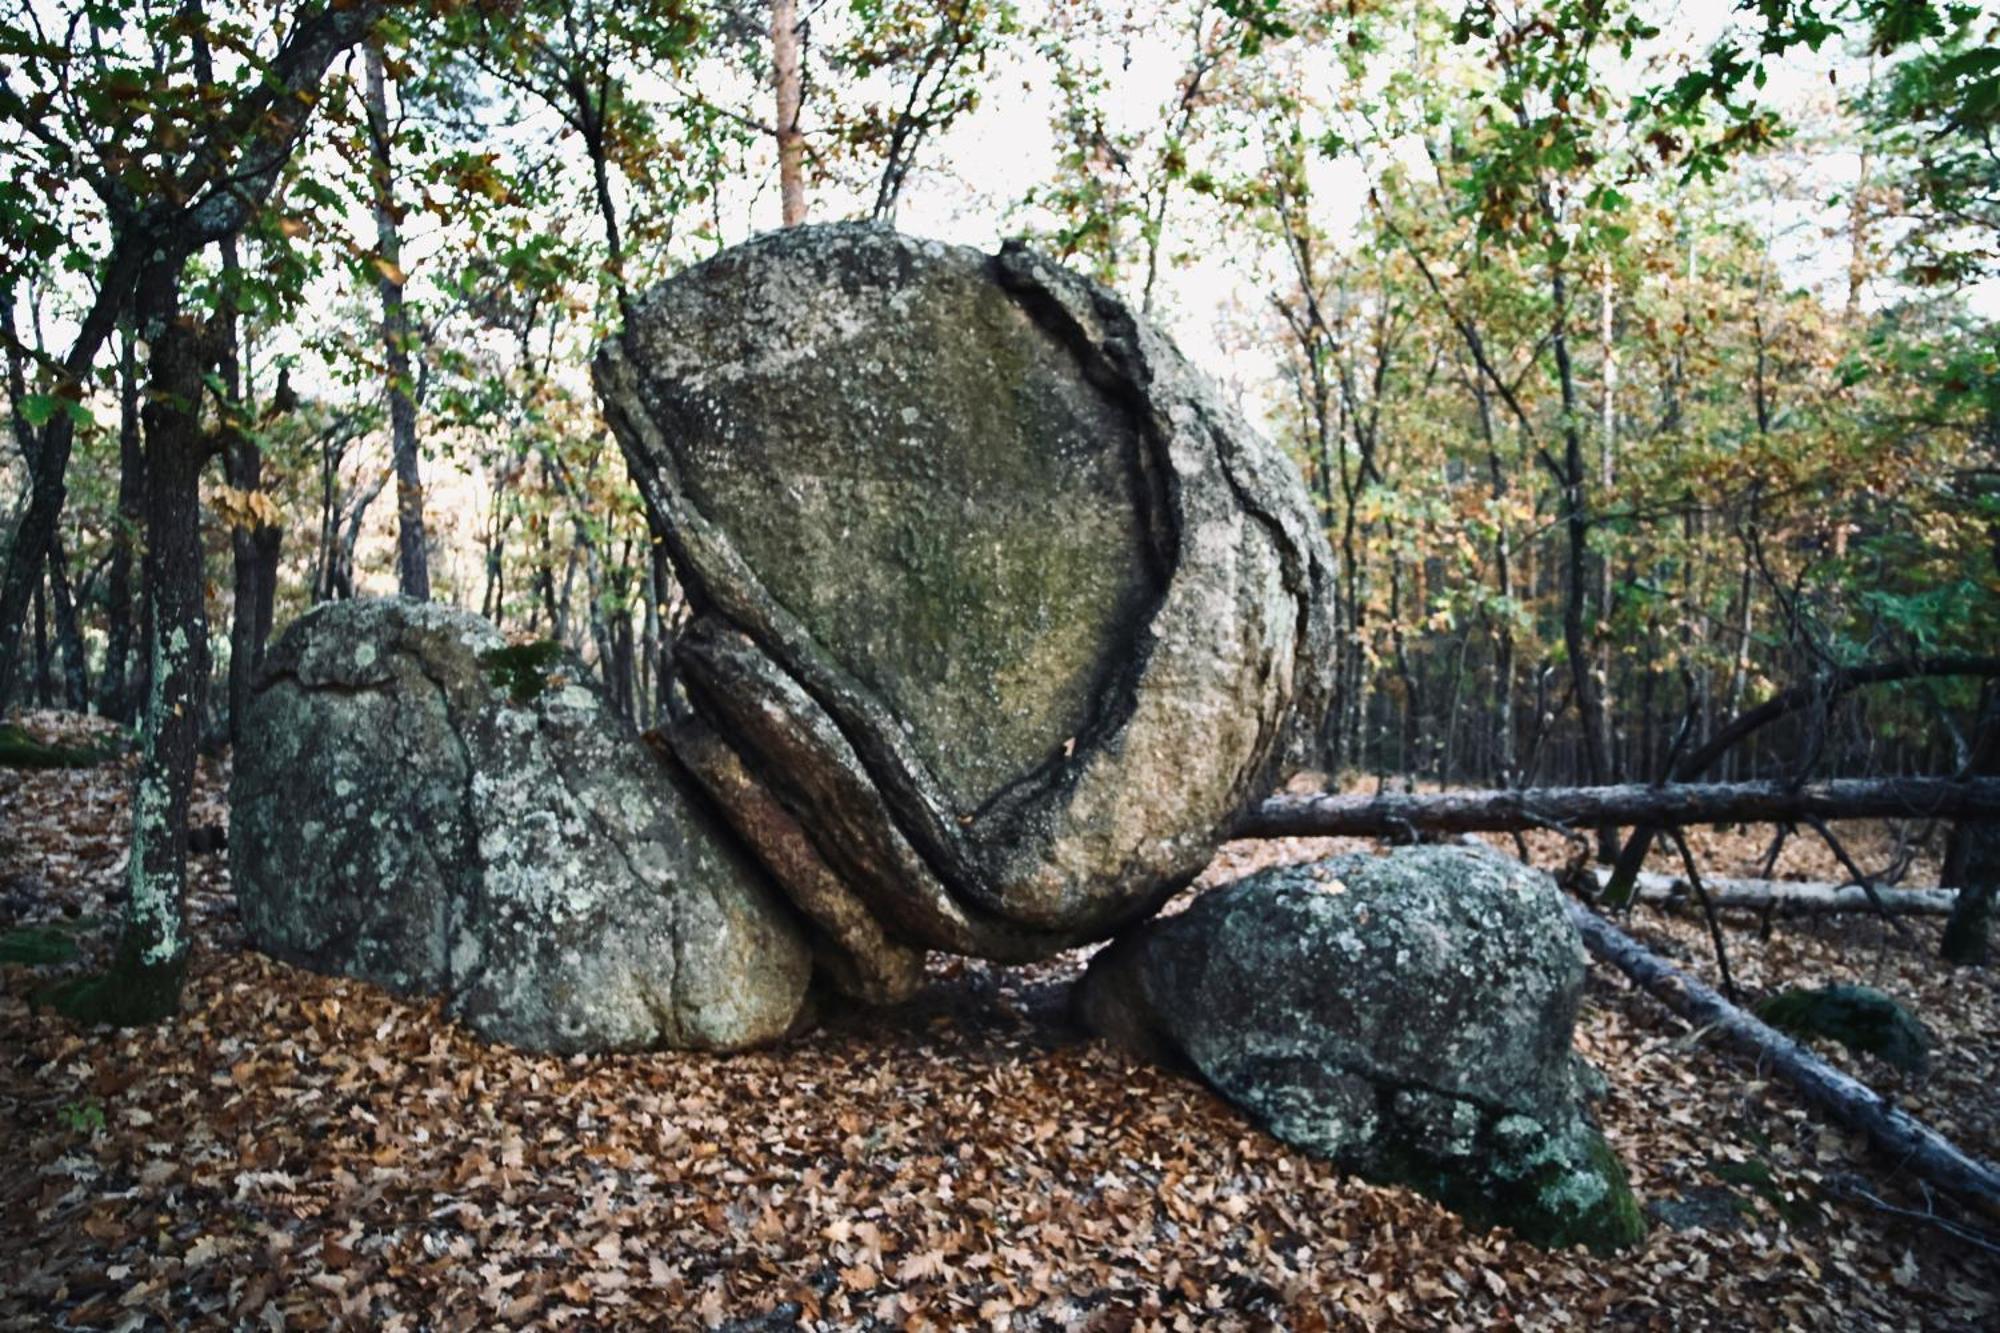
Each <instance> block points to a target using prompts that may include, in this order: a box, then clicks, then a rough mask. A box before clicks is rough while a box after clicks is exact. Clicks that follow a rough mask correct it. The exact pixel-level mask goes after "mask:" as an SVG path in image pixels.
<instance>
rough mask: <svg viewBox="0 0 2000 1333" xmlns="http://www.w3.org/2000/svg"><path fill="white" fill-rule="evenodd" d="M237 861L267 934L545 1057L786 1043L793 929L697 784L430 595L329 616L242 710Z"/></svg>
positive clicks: (243, 888)
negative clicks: (422, 997)
mask: <svg viewBox="0 0 2000 1333" xmlns="http://www.w3.org/2000/svg"><path fill="white" fill-rule="evenodd" d="M230 821H231V827H230V838H229V847H230V869H231V875H232V879H233V882H234V885H235V889H236V894H237V898H238V901H239V902H240V904H241V907H242V912H243V919H244V925H245V928H246V930H247V932H248V933H249V936H250V938H251V940H252V942H253V943H255V944H257V945H258V946H259V947H260V948H263V949H265V950H266V951H267V952H270V953H272V954H274V955H276V956H278V957H280V958H285V959H288V960H290V961H294V962H298V963H302V964H305V965H307V966H310V967H314V968H317V969H320V970H323V971H332V972H338V973H342V974H345V975H349V976H356V977H360V978H362V979H364V980H368V981H372V982H375V983H378V984H380V985H383V986H386V987H388V988H390V989H392V990H396V991H399V992H402V993H405V994H438V995H443V996H446V997H447V1002H448V1008H449V1009H450V1011H451V1012H452V1013H454V1014H455V1015H457V1016H458V1017H459V1018H461V1019H462V1020H463V1021H464V1022H466V1023H467V1025H469V1026H470V1027H472V1028H473V1029H474V1030H476V1031H478V1032H479V1033H481V1034H482V1035H484V1036H486V1037H489V1038H493V1039H496V1040H504V1041H509V1042H513V1043H515V1044H518V1045H522V1046H528V1047H534V1048H538V1049H547V1050H558V1051H576V1050H606V1049H633V1048H639V1047H649V1046H661V1045H665V1046H678V1047H697V1048H707V1049H734V1048H738V1047H742V1046H748V1045H754V1044H757V1043H759V1042H765V1041H769V1040H772V1039H774V1038H776V1037H779V1036H782V1035H783V1034H784V1033H785V1032H786V1031H788V1030H789V1029H790V1028H791V1026H792V1025H793V1023H794V1022H795V1020H796V1019H797V1016H798V1014H799V1012H800V1009H801V1006H802V1004H803V1002H804V997H805V992H806V986H807V982H808V979H809V976H810V971H811V956H810V946H809V943H808V941H807V939H806V935H805V930H804V927H803V925H802V923H801V922H800V921H799V919H798V918H797V915H796V914H795V913H794V912H793V910H792V909H791V907H790V905H789V904H788V903H787V902H785V900H784V899H783V897H782V895H780V894H778V893H777V892H776V891H775V890H774V889H773V888H772V886H771V885H770V883H769V881H768V880H767V879H766V878H765V877H764V875H763V872H762V871H761V870H760V869H759V868H758V867H757V866H756V864H755V863H754V862H753V861H752V860H751V858H750V857H748V856H747V855H746V854H745V853H744V852H743V851H742V850H741V849H740V848H739V847H738V845H737V844H736V841H735V839H734V838H732V837H731V836H729V834H728V833H727V832H726V831H725V830H722V829H719V828H717V827H715V826H714V825H713V824H712V823H711V819H710V816H709V814H708V813H707V811H706V809H705V807H704V806H703V804H702V801H701V798H700V797H699V795H698V794H697V793H696V792H695V791H694V790H693V788H692V785H691V784H690V783H689V782H688V780H687V778H686V775H685V774H684V773H681V772H678V771H677V769H676V768H675V767H674V766H673V765H672V764H671V762H670V761H663V760H662V759H661V758H660V757H659V756H657V755H655V754H653V753H652V752H651V751H650V750H649V749H648V748H647V747H646V746H645V745H644V744H643V743H642V742H641V741H640V740H639V738H638V737H637V736H635V735H633V734H632V733H631V732H630V730H629V728H627V727H626V725H625V724H624V723H623V722H622V721H621V720H620V719H618V718H617V717H616V716H615V715H614V714H613V713H612V711H611V709H610V708H609V706H608V705H607V704H606V703H605V701H604V699H603V697H602V695H601V694H600V693H599V692H598V690H597V689H596V688H595V687H594V686H593V685H591V684H590V683H589V677H588V674H587V673H586V671H585V670H584V668H583V666H582V664H581V663H577V662H575V661H574V660H573V659H570V658H568V657H567V656H566V655H564V654H562V653H561V652H560V651H559V650H554V645H541V644H534V645H524V646H519V647H510V646H508V645H507V644H505V643H504V641H503V640H502V639H501V637H500V635H499V634H498V633H497V632H496V631H495V630H494V629H493V628H492V627H491V626H490V625H488V624H487V623H485V622H484V621H482V620H480V619H479V618H478V617H476V616H473V615H470V614H468V613H466V612H462V611H456V610H452V609H449V608H446V607H441V606H437V605H433V604H427V603H418V602H410V601H404V600H401V599H388V600H381V601H360V602H346V603H338V604H332V605H328V606H324V607H320V608H318V609H316V610H314V611H312V612H310V613H309V614H307V615H306V616H304V617H301V618H300V619H299V620H298V621H296V622H295V623H294V624H293V625H292V627H291V628H290V629H289V630H287V631H286V633H285V634H284V636H283V637H282V638H281V639H280V640H279V642H278V643H277V644H276V645H275V646H274V647H273V649H272V651H271V654H270V656H269V659H268V662H267V665H266V668H265V670H264V672H263V674H262V676H261V678H260V680H259V682H258V684H257V687H256V690H255V693H254V695H253V699H252V703H251V707H250V708H249V709H248V710H247V712H246V714H245V717H244V726H243V728H242V740H241V742H240V743H239V746H238V750H237V756H236V765H235V774H234V779H233V786H232V790H231V815H230Z"/></svg>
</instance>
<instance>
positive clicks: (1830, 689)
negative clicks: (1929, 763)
mask: <svg viewBox="0 0 2000 1333" xmlns="http://www.w3.org/2000/svg"><path fill="white" fill-rule="evenodd" d="M1937 676H1986V677H1989V678H1991V677H2000V658H1996V657H1915V658H1902V659H1899V660H1897V661H1893V662H1870V663H1866V664H1864V665H1861V666H1852V667H1841V668H1837V669H1835V670H1833V671H1830V672H1827V673H1825V674H1823V675H1821V676H1818V677H1816V678H1814V679H1812V680H1808V681H1802V682H1800V683H1799V684H1797V685H1794V686H1792V687H1791V688H1790V689H1788V690H1782V691H1780V692H1779V693H1778V694H1776V695H1774V696H1773V697H1772V698H1770V699H1767V700H1765V701H1764V702H1763V703H1761V704H1759V705H1757V707H1755V708H1752V709H1750V710H1749V711H1748V712H1745V713H1740V714H1738V715H1737V716H1736V717H1735V718H1733V719H1731V720H1730V721H1729V722H1728V723H1726V724H1724V725H1723V727H1722V729H1721V730H1720V731H1717V732H1716V733H1715V734H1714V735H1713V736H1711V737H1709V738H1708V740H1707V741H1706V742H1705V743H1703V744H1701V745H1698V746H1696V747H1695V748H1694V749H1692V750H1690V751H1688V752H1687V753H1686V754H1684V755H1682V756H1681V757H1680V758H1679V759H1678V760H1677V761H1675V763H1674V766H1673V768H1672V770H1671V771H1670V772H1669V773H1668V774H1667V775H1666V776H1667V777H1668V779H1669V780H1671V781H1674V782H1693V781H1694V780H1695V779H1697V778H1699V777H1700V776H1701V775H1702V774H1703V773H1706V772H1707V771H1708V770H1709V768H1710V767H1711V766H1712V765H1714V764H1715V763H1717V762H1718V761H1719V760H1721V758H1722V757H1723V756H1724V755H1726V754H1728V753H1729V752H1730V750H1732V749H1734V748H1735V747H1736V746H1738V745H1740V744H1742V743H1743V741H1745V740H1747V739H1748V738H1749V737H1750V736H1751V735H1752V734H1753V733H1755V732H1757V731H1759V730H1761V729H1763V728H1764V727H1767V726H1769V725H1770V724H1772V723H1773V722H1776V721H1778V720H1779V719H1780V718H1784V717H1789V716H1791V715H1792V714H1793V713H1796V712H1800V711H1802V710H1803V709H1806V708H1811V707H1813V706H1815V705H1817V706H1819V707H1821V708H1831V707H1832V706H1833V704H1834V703H1835V701H1837V700H1839V699H1840V698H1842V697H1843V696H1845V695H1847V694H1848V693H1850V692H1852V691H1854V690H1856V689H1859V688H1860V687H1862V686H1864V685H1887V684H1891V683H1893V682H1896V681H1903V680H1919V679H1923V678H1925V677H1937ZM1659 832H1660V830H1659V829H1657V828H1653V827H1651V826H1643V827H1640V828H1636V829H1634V830H1632V836H1631V837H1629V838H1627V839H1626V840H1625V846H1624V847H1623V848H1621V849H1620V850H1619V853H1618V863H1617V865H1616V866H1615V867H1614V868H1613V870H1612V873H1611V882H1610V883H1609V884H1607V885H1606V886H1605V894H1604V900H1605V901H1606V902H1608V903H1611V904H1613V905H1614V906H1622V905H1623V904H1624V903H1625V902H1626V900H1627V899H1629V898H1630V897H1631V893H1632V888H1633V885H1634V882H1635V881H1636V878H1637V876H1638V874H1639V871H1640V869H1641V868H1642V867H1644V865H1645V864H1646V853H1647V852H1648V851H1649V850H1650V849H1651V848H1652V846H1653V838H1654V836H1655V835H1656V834H1658V833H1659Z"/></svg>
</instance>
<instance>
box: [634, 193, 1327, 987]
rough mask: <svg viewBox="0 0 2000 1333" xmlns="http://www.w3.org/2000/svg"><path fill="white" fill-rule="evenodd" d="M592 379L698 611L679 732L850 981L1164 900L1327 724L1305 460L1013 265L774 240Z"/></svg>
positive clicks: (716, 264) (939, 251) (1014, 257)
mask: <svg viewBox="0 0 2000 1333" xmlns="http://www.w3.org/2000/svg"><path fill="white" fill-rule="evenodd" d="M597 380H598V386H599V392H600V395H601V396H602V398H603V400H604V403H605V408H606V412H607V414H608V416H609V419H610V421H611V423H612V426H613V428H614V429H615V431H616V432H617V435H618V438H619V441H620V443H621V444H622V445H623V447H624V451H625V455H626V458H627V460H628V462H629V464H630V467H631V471H632V474H633V476H634V477H635V479H636V480H637V482H638V484H639V487H640V489H641V491H642V493H643V494H644V496H645V500H646V503H647V506H648V510H649V512H650V515H651V518H652V521H653V526H654V528H655V531H656V532H657V533H658V535H659V536H660V537H661V539H662V540H663V541H664V542H665V543H666V544H667V546H668V548H669V550H670V553H671V555H672V558H673V561H674V564H675V567H676V568H677V570H678V571H679V573H680V575H681V576H682V578H683V580H684V581H685V583H686V585H687V587H688V593H689V597H690V600H691V602H692V604H693V605H694V607H695V609H696V611H697V615H696V617H695V619H694V621H693V623H692V624H691V625H690V627H689V628H688V630H687V631H686V633H685V634H684V635H683V636H682V638H681V640H680V644H679V647H678V654H677V655H678V663H679V667H680V673H681V678H682V680H683V682H684V684H685V688H686V692H687V703H688V708H687V709H686V710H685V711H684V712H683V713H682V715H681V716H680V717H679V719H678V720H677V723H676V725H675V726H674V727H673V728H672V732H671V740H672V744H673V745H674V747H675V749H676V751H677V752H678V753H679V754H680V755H681V757H682V758H683V760H684V761H685V762H686V763H687V764H688V766H689V767H690V768H691V769H692V770H693V771H694V772H695V773H696V774H697V775H698V776H699V777H700V779H701V781H702V782H703V783H704V784H705V785H707V786H708V787H709V788H710V789H711V790H712V791H714V792H715V793H716V794H717V795H718V797H719V798H720V801H721V804H722V805H723V806H724V808H725V809H726V810H727V811H728V812H729V813H730V817H731V819H732V820H733V821H735V822H736V824H737V826H738V830H739V832H741V833H742V834H743V836H744V837H745V838H746V839H747V840H748V841H749V842H750V843H751V844H752V845H753V846H754V847H756V848H757V849H758V852H759V854H760V856H762V857H763V859H764V860H765V861H766V862H767V864H769V865H771V866H772V868H773V870H774V872H775V873H776V875H777V877H778V879H779V880H780V882H781V883H782V884H783V885H784V886H785V888H786V890H787V892H788V893H790V894H791V895H792V896H793V898H794V900H795V901H796V902H797V903H798V905H799V906H800V908H801V909H802V910H803V911H804V912H805V913H806V914H807V915H808V916H809V917H811V918H812V920H813V921H814V922H815V923H816V926H817V927H818V933H819V935H820V937H821V940H822V944H823V947H824V948H825V949H826V950H827V951H828V952H830V953H831V954H833V955H835V956H836V957H837V958H838V959H839V965H838V966H835V967H833V968H832V969H831V971H832V972H833V974H834V976H835V978H836V980H840V981H841V982H842V984H843V985H845V986H846V987H847V988H848V989H850V990H852V991H855V992H857V993H860V994H864V995H867V996H869V997H870V998H877V999H880V998H893V996H894V995H896V994H899V993H903V992H905V991H907V989H908V988H909V986H910V985H911V984H913V979H914V977H915V976H916V975H917V962H918V961H919V960H920V958H921V951H922V950H924V949H926V948H937V949H945V950H951V951H955V952H960V953H966V954H975V955H983V956H987V957H992V958H997V959H1002V960H1024V959H1030V958H1034V957H1038V956H1042V955H1045V954H1047V953H1049V952H1051V951H1053V950H1056V949H1059V948H1062V947H1065V946H1067V945H1070V944H1072V943H1074V942H1076V941H1079V940H1083V939H1089V938H1098V937H1102V936H1103V935H1105V934H1107V933H1109V932H1110V931H1112V930H1113V929H1115V928H1116V927H1117V926H1119V925H1121V924H1122V923H1124V922H1127V921H1130V920H1132V919H1134V918H1135V917H1138V916H1142V915H1144V914H1146V913H1148V912H1150V911H1151V910H1152V909H1153V908H1154V907H1155V906H1156V905H1157V904H1158V903H1159V902H1160V901H1161V900H1162V899H1163V898H1164V897H1165V896H1166V895H1168V894H1170V893H1171V892H1173V891H1174V890H1175V889H1177V888H1179V887H1180V886H1182V885H1183V884H1185V883H1186V882H1187V881H1188V880H1189V879H1191V878H1192V877H1193V876H1194V875H1195V874H1196V873H1197V872H1198V871H1199V870H1200V869H1201V867H1202V866H1203V865H1205V864H1206V863H1207V861H1208V859H1209V857H1210V855H1211V853H1212V852H1213V850H1214V848H1215V846H1216V844H1217V842H1218V840H1219V838H1220V836H1221V834H1222V833H1223V831H1224V830H1225V829H1226V827H1227V826H1228V825H1229V823H1230V822H1231V820H1232V819H1233V818H1235V817H1236V816H1237V814H1238V813H1239V812H1240V811H1241V810H1242V809H1243V807H1244V806H1245V805H1246V804H1247V803H1249V802H1250V801H1252V800H1255V799H1256V798H1258V797H1260V796H1261V795H1263V794H1264V793H1265V792H1266V791H1267V790H1269V786H1270V783H1271V782H1272V780H1273V778H1274V776H1275V770H1276V767H1277V766H1278V765H1279V764H1280V762H1281V761H1282V760H1283V759H1284V758H1285V757H1286V753H1287V748H1288V746H1289V745H1290V744H1291V743H1292V741H1293V740H1294V738H1295V737H1297V736H1298V735H1300V734H1309V733H1310V732H1311V731H1312V730H1313V729H1314V724H1315V723H1316V721H1317V719H1318V716H1319V714H1320V712H1321V710H1322V706H1323V702H1324V699H1325V694H1326V688H1327V685H1326V671H1327V665H1328V663H1329V662H1330V660H1331V651H1330V648H1331V625H1330V621H1329V619H1328V616H1327V614H1326V596H1327V590H1328V588H1329V586H1330V578H1329V567H1330V566H1329V557H1328V556H1327V554H1326V550H1325V545H1324V541H1323V538H1322V537H1321V535H1320V532H1319V528H1318V525H1317V523H1316V521H1315V518H1314V514H1313V509H1312V506H1311V503H1310V501H1309V500H1308V498H1307V496H1306V494H1305V492H1304V488H1303V486H1302V485H1301V483H1300V481H1299V478H1298V475H1297V473H1296V471H1295V470H1294V469H1293V467H1292V466H1291V464H1290V463H1289V462H1288V461H1287V460H1286V459H1285V458H1284V457H1283V456H1282V455H1281V454H1280V453H1279V452H1278V451H1277V450H1276V449H1275V448H1274V447H1272V446H1271V445H1270V444H1268V443H1266V442H1265V441H1263V440H1262V439H1260V438H1259V437H1258V436H1257V435H1255V434H1254V433H1253V432H1252V431H1251V430H1250V429H1249V428H1248V427H1247V426H1246V425H1245V424H1244V423H1243V421H1242V420H1241V419H1240V418H1239V417H1238V416H1237V414H1235V413H1234V412H1233V411H1231V410H1230V409H1228V408H1227V407H1226V406H1225V405H1223V403H1222V402H1221V401H1220V400H1219V398H1218V397H1217V395H1216V394H1215V393H1214V391H1213V390H1212V388H1211V387H1210V386H1209V385H1208V384H1207V382H1206V381H1204V380H1203V379H1202V378H1201V377H1200V376H1199V375H1197V374H1196V373H1195V372H1194V371H1192V370H1191V369H1190V368H1189V367H1188V365H1187V363H1186V362H1185V361H1183V360H1182V358H1181V356H1180V355H1179V354H1178V353H1177V352H1176V351H1175V350H1174V349H1173V347H1172V346H1171V345H1170V344H1169V343H1168V342H1167V341H1166V340H1165V339H1164V338H1163V337H1162V336H1161V335H1159V334H1158V333H1157V332H1155V331H1154V330H1153V329H1152V328H1150V327H1149V326H1148V325H1147V324H1146V323H1145V322H1144V321H1142V320H1139V319H1137V318H1136V317H1135V316H1134V315H1133V314H1132V313H1131V312H1130V311H1129V310H1128V309H1127V308H1126V307H1125V306H1124V305H1122V304H1121V303H1120V302H1119V301H1118V300H1117V298H1115V297H1114V296H1112V295H1111V294H1110V293H1109V292H1107V291H1106V290H1104V289H1103V288H1101V287H1098V286H1096V285H1094V284H1092V283H1089V282H1087V281H1085V280H1083V279H1081V278H1078V277H1076V276H1075V275H1073V274H1071V273H1069V272H1067V271H1065V270H1063V269H1061V268H1059V267H1057V266H1055V265H1054V264H1051V263H1050V262H1048V261H1047V260H1045V259H1042V258H1040V257H1039V256H1037V255H1035V254H1033V253H1031V252H1029V251H1028V250H1025V249H1022V248H1019V247H1017V246H1009V247H1008V248H1006V249H1004V250H1002V251H1001V253H999V254H998V255H985V254H981V253H979V252H978V251H975V250H970V249H965V248H961V247H954V246H947V245H941V244H937V243H933V242H927V241H920V240H915V239H912V238H909V237H906V236H901V235H897V234H895V233H893V232H890V231H886V230H883V229H880V228H873V227H864V226H854V225H841V226H828V227H806V228H798V229H794V230H791V231H786V232H782V233H776V234H772V235H768V236H765V237H762V238H759V239H757V240H755V241H752V242H750V243H749V244H746V245H743V246H739V247H737V248H736V249H733V250H730V251H727V252H725V253H723V254H721V255H718V256H717V257H715V258H714V259H711V260H709V261H708V262H706V263H704V264H701V265H699V266H697V267H695V268H693V269H690V270H689V271H687V272H686V273H683V274H681V275H679V276H677V277H675V278H674V279H672V280H670V281H669V282H667V283H665V284H664V285H662V286H660V287H658V288H656V289H655V290H654V291H652V292H651V293H650V294H648V295H647V296H646V297H644V298H643V299H641V300H640V301H639V302H637V303H636V304H635V306H634V308H633V310H632V312H631V316H630V318H629V320H628V323H627V326H626V328H625V331H624V332H623V334H622V335H621V336H619V337H617V338H614V339H612V340H611V341H609V342H607V343H606V344H605V346H604V347H603V349H602V351H601V352H600V355H599V358H598V363H597Z"/></svg>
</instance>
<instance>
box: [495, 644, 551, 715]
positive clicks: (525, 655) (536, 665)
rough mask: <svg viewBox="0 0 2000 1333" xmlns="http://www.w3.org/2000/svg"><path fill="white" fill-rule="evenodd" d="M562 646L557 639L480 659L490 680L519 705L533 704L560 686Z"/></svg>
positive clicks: (512, 646)
mask: <svg viewBox="0 0 2000 1333" xmlns="http://www.w3.org/2000/svg"><path fill="white" fill-rule="evenodd" d="M562 656H563V649H562V645H561V644H559V643H557V642H555V641H554V640H553V639H537V640H535V641H534V642H533V643H515V644H509V645H508V646H507V647H505V648H493V649H490V650H488V651H486V652H483V653H481V654H480V655H479V665H480V666H482V667H485V668H486V679H487V680H488V681H490V682H491V683H492V684H494V685H495V686H497V687H499V688H500V689H503V690H505V691H507V695H508V697H509V698H511V699H512V700H513V701H514V702H515V703H517V704H528V703H533V702H534V701H535V700H536V699H539V698H540V697H541V696H542V694H543V693H544V692H545V691H546V690H547V689H548V688H549V686H551V685H553V684H556V683H558V682H557V679H556V678H557V672H556V668H557V667H558V666H560V665H561V664H562Z"/></svg>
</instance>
